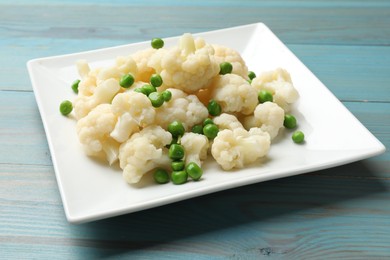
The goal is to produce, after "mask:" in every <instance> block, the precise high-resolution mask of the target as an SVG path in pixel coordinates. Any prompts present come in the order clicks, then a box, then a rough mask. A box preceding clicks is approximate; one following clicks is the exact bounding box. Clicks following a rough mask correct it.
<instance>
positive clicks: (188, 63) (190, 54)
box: [148, 33, 219, 93]
mask: <svg viewBox="0 0 390 260" xmlns="http://www.w3.org/2000/svg"><path fill="white" fill-rule="evenodd" d="M197 47H200V48H197ZM213 54H214V49H213V47H212V46H211V45H209V44H203V43H202V41H198V42H196V41H194V39H193V37H192V35H191V34H188V33H187V34H184V35H183V36H182V37H181V38H180V41H179V45H178V46H175V47H173V48H171V49H159V50H158V51H157V52H156V53H155V55H154V56H153V57H152V58H151V59H150V60H149V63H148V66H150V67H153V68H154V69H155V70H156V72H157V73H159V74H160V75H161V77H162V78H163V81H164V85H165V86H166V87H167V88H170V87H175V88H178V89H181V90H184V91H185V92H187V93H193V92H195V91H197V90H199V89H201V88H202V87H204V86H206V85H207V84H208V83H209V82H210V80H211V79H212V78H213V77H214V76H216V75H217V74H218V73H219V64H218V62H217V61H216V60H215V58H214V56H213Z"/></svg>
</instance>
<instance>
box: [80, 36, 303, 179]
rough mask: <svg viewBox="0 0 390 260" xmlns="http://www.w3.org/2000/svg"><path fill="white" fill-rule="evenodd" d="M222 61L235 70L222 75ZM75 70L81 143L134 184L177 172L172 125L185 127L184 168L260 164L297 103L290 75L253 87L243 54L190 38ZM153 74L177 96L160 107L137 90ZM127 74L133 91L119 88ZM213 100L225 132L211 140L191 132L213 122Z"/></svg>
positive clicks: (273, 74) (265, 77) (268, 77)
mask: <svg viewBox="0 0 390 260" xmlns="http://www.w3.org/2000/svg"><path fill="white" fill-rule="evenodd" d="M222 62H229V63H231V64H232V66H233V70H232V72H231V73H228V74H225V75H219V72H220V66H219V65H220V63H222ZM76 66H77V70H78V73H79V75H80V82H79V85H78V95H77V97H76V98H75V100H74V101H73V110H74V114H75V118H76V119H77V120H78V122H77V124H76V129H77V134H78V138H79V140H80V143H81V144H82V145H83V147H84V149H85V151H86V153H87V154H88V155H91V156H97V157H104V158H105V159H106V160H107V161H108V162H109V163H110V165H111V164H113V163H114V162H115V161H117V160H119V166H120V168H121V169H122V170H123V178H124V179H125V180H126V182H127V183H129V184H133V183H138V182H139V181H140V180H141V178H142V177H143V176H144V175H145V174H147V173H148V172H151V170H153V169H155V168H157V167H162V168H165V169H169V168H171V163H172V160H171V159H170V158H169V156H168V151H169V150H168V148H167V147H168V146H169V144H171V142H172V139H173V138H172V134H171V133H170V132H168V131H167V129H168V126H169V124H171V123H172V122H173V121H180V122H181V123H182V124H183V126H184V128H185V133H184V134H183V136H181V137H179V138H178V140H177V141H178V142H179V143H180V144H181V145H182V146H183V148H184V150H185V155H184V158H183V160H184V162H185V164H189V163H191V162H194V163H196V164H197V165H199V166H201V165H202V163H203V162H204V160H206V159H207V156H208V154H210V153H211V155H212V157H213V158H214V159H215V160H216V162H217V163H218V164H219V165H220V166H221V167H222V169H224V170H231V169H233V168H243V167H245V166H247V165H249V164H251V163H254V162H256V161H259V159H260V158H261V157H264V156H266V155H267V153H268V151H269V149H270V145H271V140H272V139H273V138H275V137H276V136H277V134H278V132H279V130H280V129H281V128H282V127H283V122H284V115H285V111H286V112H287V111H288V110H289V109H290V105H291V104H292V103H293V102H295V101H296V100H297V99H298V92H297V91H296V89H295V88H294V86H293V84H292V81H291V77H290V75H289V73H288V72H287V71H286V70H284V69H281V68H278V69H276V70H274V71H268V72H264V73H262V74H260V75H259V76H258V77H256V78H255V79H253V80H252V81H251V83H249V82H248V67H247V66H246V64H245V61H244V60H243V58H242V57H241V55H240V54H239V53H238V52H237V51H235V50H233V49H231V48H229V47H226V46H222V45H216V44H214V45H212V44H209V43H206V42H205V40H204V39H203V38H196V39H194V38H193V37H192V35H191V34H184V35H182V37H180V39H179V42H178V44H177V45H176V46H173V47H170V48H167V47H165V48H160V49H154V48H147V49H144V50H139V51H137V52H136V53H133V54H130V55H126V56H118V57H117V58H116V59H115V62H114V63H113V64H111V65H109V66H104V67H96V68H90V66H89V64H88V63H87V61H86V60H79V61H77V63H76ZM155 73H158V74H160V76H161V77H162V79H163V84H162V85H161V86H159V87H158V90H157V91H159V92H160V93H161V92H162V91H164V90H169V91H170V92H171V94H172V96H171V98H170V100H165V101H164V103H163V104H162V105H161V106H160V107H153V105H152V102H151V100H150V99H149V97H148V96H147V95H145V94H142V93H139V92H138V91H134V90H135V89H136V88H140V87H142V86H143V85H145V84H150V77H151V76H152V75H153V74H155ZM125 74H131V75H133V76H134V83H133V85H132V86H130V87H129V88H122V87H121V86H120V85H119V81H120V79H121V77H122V76H123V75H125ZM260 90H267V91H270V92H271V93H272V95H273V102H265V103H262V104H259V101H258V92H259V91H260ZM165 94H166V93H164V98H166V97H167V96H165ZM210 100H215V101H216V102H217V103H218V104H219V105H221V108H222V113H221V114H220V115H219V116H215V117H213V118H212V119H213V122H214V124H215V125H217V126H218V129H219V132H218V134H217V136H216V137H215V138H214V139H213V140H209V139H208V138H207V136H205V135H203V134H197V133H193V132H189V131H190V129H191V128H192V127H193V126H194V125H198V124H202V123H203V122H204V120H205V119H206V118H208V117H209V111H208V109H207V105H208V103H209V102H210ZM212 114H214V113H212ZM206 133H207V132H206Z"/></svg>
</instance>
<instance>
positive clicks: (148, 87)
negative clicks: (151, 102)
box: [141, 84, 157, 96]
mask: <svg viewBox="0 0 390 260" xmlns="http://www.w3.org/2000/svg"><path fill="white" fill-rule="evenodd" d="M141 90H142V93H144V94H145V95H147V96H149V95H150V93H153V92H156V91H157V90H156V88H155V87H153V86H152V85H149V84H146V85H143V86H142V87H141Z"/></svg>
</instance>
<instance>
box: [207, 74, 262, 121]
mask: <svg viewBox="0 0 390 260" xmlns="http://www.w3.org/2000/svg"><path fill="white" fill-rule="evenodd" d="M210 87H211V88H212V89H213V91H212V94H211V98H212V99H214V100H215V101H217V102H218V103H219V104H220V105H221V107H222V111H223V112H225V113H236V112H240V113H242V114H244V115H249V114H251V113H252V112H253V110H254V109H255V107H256V105H257V104H258V100H257V91H256V89H255V88H254V87H252V86H251V85H250V84H249V83H248V81H247V80H245V79H244V78H242V77H241V76H238V75H236V74H226V75H219V76H217V77H215V79H214V81H213V82H212V85H211V86H210Z"/></svg>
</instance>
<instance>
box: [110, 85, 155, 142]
mask: <svg viewBox="0 0 390 260" xmlns="http://www.w3.org/2000/svg"><path fill="white" fill-rule="evenodd" d="M112 110H113V112H114V113H115V114H116V115H118V117H119V118H118V122H117V124H116V125H115V129H114V131H113V132H112V133H111V137H112V138H114V139H115V140H117V141H118V142H121V143H122V142H124V141H126V140H127V139H128V138H129V136H131V135H132V134H133V133H135V132H138V131H139V129H140V127H145V126H147V125H150V124H152V123H153V122H154V117H155V114H156V112H155V110H154V108H153V106H152V103H151V102H150V100H149V99H148V97H147V96H145V95H144V94H142V93H138V92H134V91H127V92H125V93H120V94H117V95H116V96H115V98H114V99H113V100H112Z"/></svg>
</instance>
